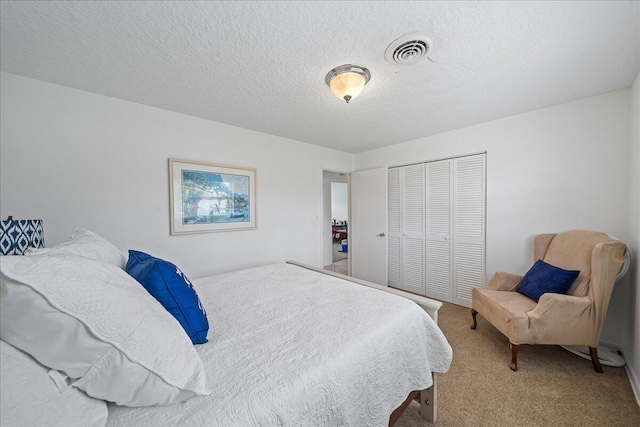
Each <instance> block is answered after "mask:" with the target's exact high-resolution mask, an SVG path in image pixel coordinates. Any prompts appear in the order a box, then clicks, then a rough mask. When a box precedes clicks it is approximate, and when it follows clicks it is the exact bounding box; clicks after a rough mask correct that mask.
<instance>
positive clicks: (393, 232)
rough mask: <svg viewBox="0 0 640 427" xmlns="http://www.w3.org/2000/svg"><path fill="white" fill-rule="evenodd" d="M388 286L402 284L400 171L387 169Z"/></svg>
mask: <svg viewBox="0 0 640 427" xmlns="http://www.w3.org/2000/svg"><path fill="white" fill-rule="evenodd" d="M387 194H388V203H387V210H388V223H389V224H388V227H387V245H388V257H389V260H388V268H387V271H388V284H389V286H395V287H399V286H400V285H401V283H402V278H401V276H400V259H401V253H400V243H401V242H400V236H401V234H400V218H401V217H400V169H398V168H396V169H389V180H388V192H387Z"/></svg>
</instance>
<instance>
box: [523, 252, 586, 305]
mask: <svg viewBox="0 0 640 427" xmlns="http://www.w3.org/2000/svg"><path fill="white" fill-rule="evenodd" d="M579 274H580V271H579V270H564V269H562V268H560V267H555V266H553V265H551V264H547V263H546V262H544V261H542V260H541V259H539V260H538V261H536V263H535V264H533V267H531V268H530V269H529V271H527V273H526V274H525V275H524V277H523V278H522V282H520V284H519V285H518V288H517V289H516V290H517V291H518V292H519V293H521V294H522V295H525V296H527V297H529V298H531V299H532V300H535V301H536V302H538V300H539V299H540V297H541V296H542V294H547V293H554V294H566V293H567V291H568V290H569V288H570V287H571V284H572V283H573V281H574V280H576V277H578V275H579Z"/></svg>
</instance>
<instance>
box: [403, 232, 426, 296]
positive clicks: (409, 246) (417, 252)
mask: <svg viewBox="0 0 640 427" xmlns="http://www.w3.org/2000/svg"><path fill="white" fill-rule="evenodd" d="M402 249H403V251H402V254H403V260H402V261H403V268H402V289H404V290H406V291H409V292H415V293H417V294H421V295H424V240H423V239H415V238H411V237H404V238H403V245H402Z"/></svg>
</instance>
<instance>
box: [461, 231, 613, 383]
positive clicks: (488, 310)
mask: <svg viewBox="0 0 640 427" xmlns="http://www.w3.org/2000/svg"><path fill="white" fill-rule="evenodd" d="M625 250H626V246H625V244H624V243H622V242H620V241H618V240H615V239H613V238H611V237H610V236H608V235H606V234H604V233H600V232H594V231H581V230H574V231H568V232H566V233H560V234H540V235H538V236H537V237H536V238H535V242H534V253H533V257H534V261H536V260H539V259H541V260H543V261H544V262H546V263H548V264H551V265H553V266H556V267H560V268H562V269H566V270H580V274H579V275H578V277H577V278H576V279H575V281H574V282H573V284H572V285H571V287H570V288H569V290H568V291H567V294H566V295H565V294H556V293H545V294H543V295H542V296H541V297H540V300H539V301H538V302H537V303H536V301H534V300H532V299H530V298H528V297H526V296H524V295H522V294H520V293H518V292H516V289H517V287H518V285H519V284H520V282H521V280H522V278H523V276H519V275H516V274H510V273H503V272H498V273H496V274H495V275H494V276H493V278H492V279H491V282H490V283H489V285H488V286H487V287H476V288H473V290H472V293H471V295H472V309H471V315H472V316H473V325H472V326H471V329H476V327H477V319H476V315H477V314H478V313H480V314H481V315H482V316H483V317H484V318H485V319H486V320H488V321H489V322H490V323H491V324H493V325H494V326H495V327H496V328H498V330H500V332H502V333H503V334H504V335H506V336H507V338H509V343H510V344H511V364H510V365H509V367H510V368H511V370H513V371H516V370H517V369H518V361H517V357H518V350H519V349H520V345H521V344H562V345H582V346H588V347H589V350H590V354H591V361H592V362H593V367H594V369H595V370H596V372H602V366H601V365H600V361H599V359H598V350H597V349H598V342H599V340H600V330H601V329H602V323H603V322H604V319H605V316H606V314H607V306H608V305H609V299H610V298H611V292H612V290H613V285H614V284H615V281H616V276H617V274H618V272H619V271H620V268H621V267H622V264H623V262H624V258H625Z"/></svg>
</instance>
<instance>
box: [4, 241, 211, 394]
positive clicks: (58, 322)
mask: <svg viewBox="0 0 640 427" xmlns="http://www.w3.org/2000/svg"><path fill="white" fill-rule="evenodd" d="M0 272H1V276H0V278H1V282H2V283H1V296H2V297H1V298H0V338H2V339H3V340H4V341H7V342H8V343H10V344H12V345H13V346H15V347H17V348H19V349H21V350H23V351H25V352H27V353H29V354H30V355H32V356H33V357H34V358H36V359H37V360H38V361H39V362H40V363H42V364H43V365H45V366H48V367H50V368H53V369H57V370H59V371H63V372H65V373H66V374H67V375H68V376H69V377H71V378H73V379H76V378H78V380H77V381H76V382H75V383H74V384H73V385H74V386H75V387H78V388H79V389H81V390H84V391H85V392H86V393H87V394H88V395H90V396H93V397H96V398H98V399H104V400H109V401H112V402H115V403H117V404H119V405H125V406H150V405H169V404H172V403H174V402H178V401H180V400H184V399H186V398H188V397H191V396H193V395H207V394H209V391H208V390H207V389H206V385H205V372H204V369H203V366H202V361H201V360H200V357H199V356H198V354H197V353H196V351H195V349H194V347H193V344H192V343H191V340H190V339H189V337H188V336H187V334H186V333H185V332H184V329H183V328H182V327H181V326H180V324H179V323H178V321H177V320H176V319H175V318H174V317H173V316H172V315H171V314H170V313H168V312H167V311H166V310H165V309H164V307H162V305H160V303H158V302H157V301H156V300H155V298H153V297H152V296H151V295H150V294H149V293H148V292H147V291H146V290H145V289H144V288H143V287H142V286H141V285H140V284H139V283H138V282H136V281H135V280H134V279H133V278H132V277H131V276H129V275H128V274H127V273H126V272H125V271H123V270H121V269H120V268H118V267H115V266H113V265H110V264H107V263H103V262H96V261H92V260H89V259H87V258H85V257H82V256H78V255H73V254H65V253H56V252H51V253H42V254H39V255H37V256H29V257H23V256H5V257H0Z"/></svg>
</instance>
